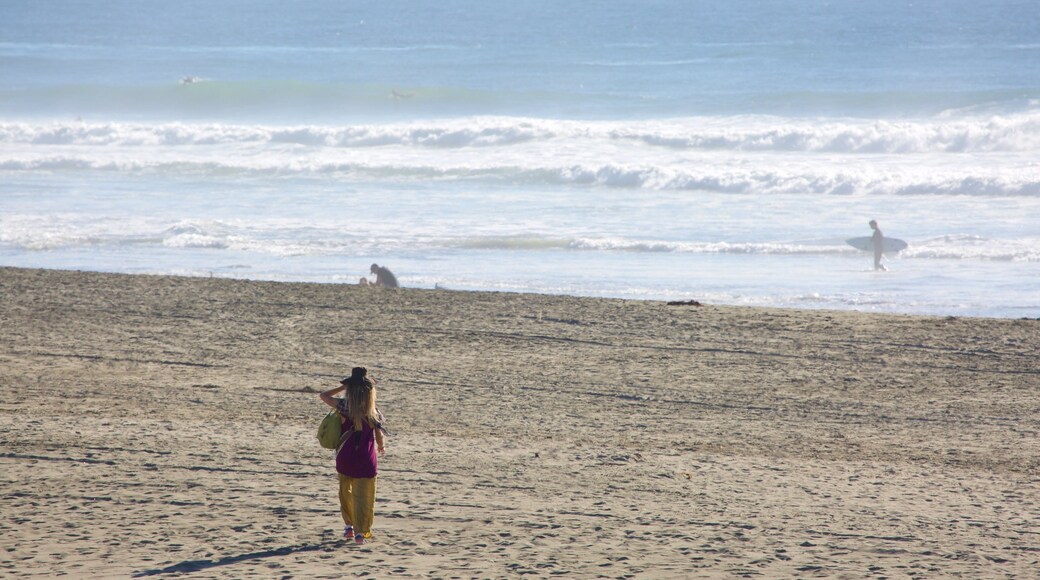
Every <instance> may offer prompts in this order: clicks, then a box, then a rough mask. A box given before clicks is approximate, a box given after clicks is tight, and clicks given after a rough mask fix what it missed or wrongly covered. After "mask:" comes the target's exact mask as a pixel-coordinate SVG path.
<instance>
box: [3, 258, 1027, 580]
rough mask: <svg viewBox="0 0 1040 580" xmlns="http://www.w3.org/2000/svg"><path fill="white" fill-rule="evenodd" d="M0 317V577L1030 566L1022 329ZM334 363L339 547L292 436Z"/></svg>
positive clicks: (23, 290) (587, 306) (274, 290)
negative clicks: (371, 387)
mask: <svg viewBox="0 0 1040 580" xmlns="http://www.w3.org/2000/svg"><path fill="white" fill-rule="evenodd" d="M0 292H2V295H3V296H4V299H3V301H2V304H0V323H2V327H3V329H4V332H3V333H0V334H2V336H0V385H2V387H3V388H2V389H0V393H2V394H0V434H2V435H0V437H2V438H3V443H4V445H3V447H4V452H3V453H2V454H0V464H2V465H3V473H4V476H3V479H2V480H0V481H3V484H2V487H3V495H4V498H5V515H6V518H4V519H3V520H0V533H3V534H4V535H5V537H6V538H8V540H9V542H8V545H9V548H8V550H7V551H6V552H5V553H4V554H3V555H0V570H3V571H4V573H5V574H11V575H13V576H14V577H32V576H38V577H51V576H54V575H56V574H59V573H68V574H70V575H73V576H77V575H79V576H91V577H127V576H134V577H144V576H156V575H164V574H174V573H188V572H200V571H201V572H203V573H204V574H205V575H206V576H207V577H228V578H232V577H242V576H245V575H250V574H259V575H271V574H278V575H280V576H299V577H313V578H322V577H328V578H332V577H340V576H341V575H342V574H343V573H344V570H345V568H344V567H343V566H344V564H343V562H344V561H346V560H349V561H350V562H351V566H354V565H356V566H359V567H363V569H364V570H366V571H368V572H369V573H370V574H372V575H374V576H376V577H385V576H400V577H429V576H461V577H503V576H512V575H518V574H523V573H531V574H535V575H540V576H545V575H552V574H561V575H572V576H579V577H591V576H600V575H605V576H609V577H621V576H627V575H635V576H656V577H718V576H741V575H764V576H765V577H792V576H799V577H807V576H820V577H823V576H826V577H834V576H848V577H864V576H892V575H906V574H921V575H927V576H945V575H962V576H965V577H992V576H1018V575H1021V576H1026V575H1029V574H1030V573H1032V572H1033V571H1035V569H1036V567H1037V566H1038V565H1040V556H1038V555H1037V554H1040V543H1038V542H1037V540H1036V538H1037V537H1040V524H1038V523H1037V522H1040V507H1038V505H1037V502H1036V501H1035V498H1036V497H1038V494H1040V459H1038V458H1040V438H1038V437H1037V436H1036V435H1037V433H1038V432H1040V388H1038V387H1040V370H1038V369H1037V367H1036V352H1040V332H1038V326H1037V325H1038V324H1040V323H1038V322H1037V321H1034V320H1022V319H1002V318H974V317H940V316H927V315H906V314H880V313H864V312H850V311H834V310H797V309H787V308H758V307H746V306H713V305H710V304H709V305H703V306H669V305H667V304H665V303H664V302H662V301H641V300H622V299H608V298H582V297H571V296H550V295H540V294H513V293H505V292H470V291H444V290H442V291H438V290H427V289H410V288H404V289H400V290H382V289H367V288H363V287H359V286H356V285H347V284H322V283H290V282H264V281H246V280H238V279H225V278H194V277H174V276H159V275H139V274H109V273H95V272H81V271H63V270H36V269H21V268H6V267H3V268H0ZM356 365H361V366H366V367H368V369H369V371H370V373H371V374H372V375H373V376H375V377H376V378H377V379H378V380H379V381H380V382H379V401H380V407H381V408H382V409H383V411H384V412H385V413H386V415H387V418H388V421H389V427H390V429H391V431H392V432H393V434H394V435H393V437H391V438H389V439H388V441H387V451H388V454H387V456H385V457H384V458H382V459H381V460H380V476H379V487H378V489H377V494H376V495H377V504H376V522H375V530H374V531H375V534H376V541H375V542H373V543H372V544H371V545H369V546H366V547H364V548H357V547H353V546H350V545H347V544H345V543H343V542H341V541H340V540H338V538H337V534H338V531H339V529H340V528H341V527H342V526H341V522H340V521H339V517H338V510H337V507H336V498H335V483H334V472H333V468H332V465H331V456H330V455H329V453H328V452H326V451H325V450H322V449H321V448H320V447H319V446H318V445H317V441H316V440H315V437H314V432H315V430H316V429H317V425H318V422H319V421H320V420H321V418H322V416H323V415H324V411H323V409H322V407H323V405H321V403H320V401H318V397H317V395H316V393H317V392H320V391H321V390H324V389H327V388H331V387H332V386H335V384H336V381H337V380H338V378H339V377H341V376H343V375H344V374H347V373H349V368H350V367H351V366H356ZM350 570H351V571H359V570H360V569H354V568H351V569H350Z"/></svg>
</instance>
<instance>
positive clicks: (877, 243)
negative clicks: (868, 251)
mask: <svg viewBox="0 0 1040 580" xmlns="http://www.w3.org/2000/svg"><path fill="white" fill-rule="evenodd" d="M870 229H872V230H874V233H873V234H872V235H871V236H870V241H871V245H873V247H874V269H875V270H881V271H883V272H887V271H888V268H886V267H885V265H884V264H882V263H881V256H882V254H883V249H884V246H885V234H882V233H881V228H879V227H878V225H877V221H875V220H870Z"/></svg>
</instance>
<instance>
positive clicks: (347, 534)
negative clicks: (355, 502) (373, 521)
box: [343, 526, 354, 540]
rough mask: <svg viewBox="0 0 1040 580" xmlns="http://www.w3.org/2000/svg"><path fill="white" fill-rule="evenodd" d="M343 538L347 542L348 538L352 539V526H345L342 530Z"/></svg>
mask: <svg viewBox="0 0 1040 580" xmlns="http://www.w3.org/2000/svg"><path fill="white" fill-rule="evenodd" d="M343 537H344V538H346V539H348V540H349V539H350V538H353V537H354V526H347V527H345V528H343Z"/></svg>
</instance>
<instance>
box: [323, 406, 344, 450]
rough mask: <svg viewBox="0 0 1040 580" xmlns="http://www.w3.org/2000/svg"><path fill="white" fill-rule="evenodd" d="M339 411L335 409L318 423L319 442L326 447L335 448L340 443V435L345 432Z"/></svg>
mask: <svg viewBox="0 0 1040 580" xmlns="http://www.w3.org/2000/svg"><path fill="white" fill-rule="evenodd" d="M341 421H342V419H340V416H339V411H336V410H335V409H333V410H332V411H329V414H328V415H325V418H324V419H322V420H321V425H318V443H320V444H321V446H322V447H324V448H325V449H335V448H336V446H338V445H339V437H340V435H342V434H343V423H341Z"/></svg>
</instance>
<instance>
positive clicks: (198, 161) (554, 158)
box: [0, 0, 1040, 318]
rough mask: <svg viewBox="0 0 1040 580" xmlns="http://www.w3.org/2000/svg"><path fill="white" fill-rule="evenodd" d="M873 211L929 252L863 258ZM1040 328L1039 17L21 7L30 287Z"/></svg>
mask: <svg viewBox="0 0 1040 580" xmlns="http://www.w3.org/2000/svg"><path fill="white" fill-rule="evenodd" d="M871 219H875V220H877V221H878V222H879V224H880V227H881V229H882V230H883V231H884V233H885V235H886V236H890V237H896V238H900V239H903V240H905V241H906V242H907V243H908V244H909V247H908V248H907V249H906V250H904V251H902V252H899V253H898V254H895V255H891V256H888V257H886V260H885V265H886V267H887V268H888V270H887V271H875V270H874V268H873V262H872V257H871V256H869V255H867V253H865V252H861V251H859V250H856V249H854V248H852V247H851V246H849V245H848V244H846V243H845V240H846V239H848V238H852V237H857V236H869V235H870V233H871V231H870V229H869V228H868V226H867V222H868V221H869V220H871ZM372 263H379V264H382V265H386V266H388V267H389V268H390V269H391V270H393V271H394V272H395V274H397V277H398V278H399V280H400V281H401V283H402V285H403V286H406V287H415V288H430V289H433V288H443V289H447V290H493V291H505V292H534V293H551V294H570V295H580V296H602V297H617V298H628V299H646V300H691V299H692V300H698V301H700V302H703V303H709V304H732V305H752V306H770V307H797V308H821V309H840V310H859V311H871V312H893V313H908V314H931V315H942V316H986V317H1001V318H1020V317H1030V318H1036V317H1040V5H1038V4H1036V2H1035V0H994V1H992V2H977V1H974V0H927V1H918V0H913V1H906V0H902V1H894V0H875V1H873V2H846V1H837V0H830V1H822V0H821V1H815V0H732V1H726V2H723V1H721V0H713V1H708V0H690V1H679V0H639V1H634V0H604V1H599V2H577V1H572V0H518V1H517V2H495V1H484V2H480V1H474V0H445V1H439V2H429V1H422V0H412V1H402V0H390V1H379V2H359V1H347V0H314V1H310V2H299V3H297V2H284V1H279V2H275V1H269V0H248V1H247V0H207V1H206V2H202V1H198V0H184V1H180V2H159V1H155V0H109V1H106V2H102V3H98V2H87V1H85V0H46V1H37V0H7V1H5V2H3V3H2V4H0V266H17V267H38V268H64V269H79V270H96V271H108V272H125V273H142V274H178V275H189V276H216V277H229V278H244V279H256V280H281V281H310V282H322V283H356V282H357V281H358V280H359V279H360V278H361V277H362V276H368V275H369V274H368V271H369V265H370V264H372Z"/></svg>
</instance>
